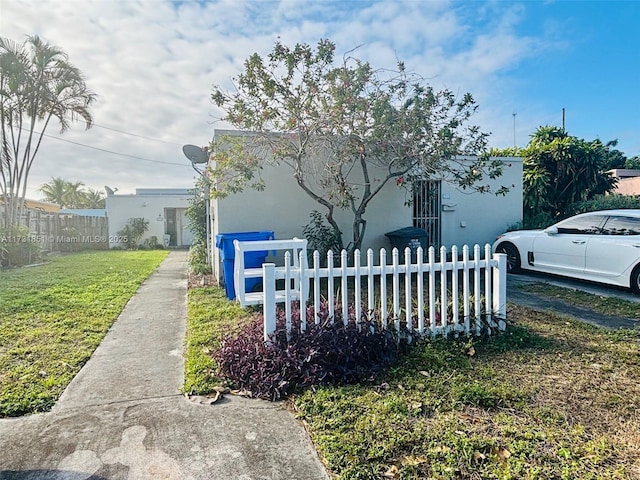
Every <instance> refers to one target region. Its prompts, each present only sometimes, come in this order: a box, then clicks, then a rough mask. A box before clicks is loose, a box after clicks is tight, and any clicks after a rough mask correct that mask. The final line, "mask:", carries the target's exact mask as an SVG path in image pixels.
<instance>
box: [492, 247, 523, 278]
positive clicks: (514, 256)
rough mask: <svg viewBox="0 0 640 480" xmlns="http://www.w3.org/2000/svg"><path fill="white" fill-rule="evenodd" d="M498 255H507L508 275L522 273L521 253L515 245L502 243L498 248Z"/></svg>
mask: <svg viewBox="0 0 640 480" xmlns="http://www.w3.org/2000/svg"><path fill="white" fill-rule="evenodd" d="M496 253H504V254H506V255H507V273H518V272H519V271H520V252H518V248H517V247H516V246H515V245H514V244H513V243H501V244H500V245H498V248H496Z"/></svg>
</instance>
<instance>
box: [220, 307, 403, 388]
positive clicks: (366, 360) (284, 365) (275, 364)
mask: <svg viewBox="0 0 640 480" xmlns="http://www.w3.org/2000/svg"><path fill="white" fill-rule="evenodd" d="M338 311H339V309H336V316H338V315H339V314H338V313H337V312H338ZM353 312H354V310H353V309H352V308H350V309H349V316H350V318H349V323H348V325H346V326H345V325H343V322H342V319H338V318H336V322H335V324H333V325H332V324H331V322H330V321H329V320H330V319H329V313H328V309H327V305H326V303H325V304H323V305H322V309H321V311H320V312H319V315H318V317H319V318H320V319H321V321H322V323H320V324H319V325H316V324H315V321H314V312H313V308H312V307H309V308H307V310H306V317H307V329H306V331H305V332H301V331H300V320H299V315H300V314H299V307H297V306H296V307H294V309H293V311H292V319H293V320H292V329H291V332H290V334H289V338H287V333H286V328H285V313H284V311H280V310H279V311H278V320H277V330H276V333H275V334H274V335H273V336H272V337H271V338H270V341H269V342H265V341H264V338H263V319H262V315H256V317H255V318H254V319H253V321H252V322H250V323H249V324H248V325H247V326H246V327H245V328H244V329H243V330H242V331H241V332H240V333H239V334H238V335H237V336H235V337H232V338H227V339H225V340H224V341H223V342H222V345H221V347H220V349H219V350H218V351H216V352H215V353H214V354H213V355H214V357H215V359H216V361H217V363H218V366H219V369H220V372H221V373H222V375H223V376H224V377H226V378H227V379H228V380H229V381H230V382H231V383H232V384H233V385H234V386H235V387H237V388H241V389H246V390H249V391H250V392H251V393H252V394H253V396H255V397H258V398H264V399H269V400H279V399H282V398H285V397H286V396H288V395H289V394H291V393H293V392H294V391H296V390H298V389H301V388H305V387H309V386H312V385H346V384H353V383H359V382H364V381H371V380H373V379H374V378H375V376H376V375H377V374H378V373H380V372H381V371H382V370H383V369H384V368H385V367H386V366H388V365H389V364H390V363H391V362H392V361H393V360H394V359H395V358H396V357H397V355H398V354H399V353H400V350H401V348H402V344H401V343H399V342H398V340H397V337H396V336H395V334H394V333H393V332H391V331H389V330H381V329H380V328H379V327H378V325H377V324H376V323H374V322H369V321H366V320H365V319H363V320H361V322H360V324H359V326H358V325H356V323H355V315H354V313H353ZM296 317H297V318H298V319H297V320H295V319H296Z"/></svg>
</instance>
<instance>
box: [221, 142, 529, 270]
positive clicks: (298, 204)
mask: <svg viewBox="0 0 640 480" xmlns="http://www.w3.org/2000/svg"><path fill="white" fill-rule="evenodd" d="M214 135H216V136H219V137H221V136H226V135H246V132H245V133H243V132H237V131H229V130H226V131H222V130H216V131H215V133H214ZM503 160H504V164H505V167H504V174H503V175H502V176H501V177H500V178H498V179H496V180H490V181H489V182H486V181H485V182H484V184H486V183H489V184H490V185H491V186H492V188H494V189H497V188H499V187H500V186H501V185H505V186H508V187H509V188H510V191H509V193H508V194H507V195H506V196H496V195H494V194H492V193H485V194H481V193H477V192H472V191H470V190H462V189H461V188H460V187H457V186H456V185H454V184H450V183H446V182H445V181H443V180H441V179H438V178H430V179H425V180H424V181H423V182H421V184H420V185H419V187H418V188H417V190H416V191H415V193H414V194H413V198H408V197H407V196H410V195H411V194H410V193H409V192H407V191H406V190H405V189H403V188H399V187H398V186H397V185H396V183H395V182H393V181H391V182H389V183H388V184H387V185H386V186H385V188H384V189H383V190H382V191H381V192H380V193H379V194H378V195H377V196H376V197H375V198H374V199H373V200H372V201H371V203H370V204H369V206H368V207H367V210H366V212H365V215H364V218H365V220H366V221H367V227H366V233H365V238H364V244H363V250H366V249H368V248H373V249H374V250H376V251H378V250H379V249H380V248H382V247H384V248H389V247H390V243H389V239H388V238H387V237H385V233H387V232H390V231H393V230H397V229H400V228H404V227H407V226H416V227H420V228H424V229H425V230H427V232H428V233H429V239H428V243H429V245H433V246H435V247H436V248H439V247H440V246H442V245H444V246H446V247H447V248H450V247H451V246H452V245H457V246H458V247H459V248H462V246H463V245H465V244H467V245H469V246H473V245H474V244H476V243H478V244H481V245H483V244H485V243H492V242H493V241H494V240H495V239H496V236H497V235H498V234H500V233H502V232H504V231H505V229H506V228H507V226H508V225H511V224H514V223H517V222H518V221H520V220H522V159H521V158H512V157H509V158H504V159H503ZM260 174H261V176H262V178H263V180H264V181H265V189H264V190H263V191H255V190H251V189H246V190H245V191H243V192H242V193H237V194H232V195H229V196H228V197H226V198H223V199H212V200H211V214H212V217H213V218H212V253H213V268H214V273H215V274H216V275H217V277H218V278H219V279H220V278H221V275H222V268H221V259H220V251H219V250H218V249H217V248H215V236H216V234H218V233H229V232H243V231H263V230H273V231H274V232H275V237H276V239H285V238H292V237H300V238H302V237H303V233H302V229H303V227H304V226H305V225H307V224H308V223H309V221H310V218H309V214H310V213H311V212H312V211H313V210H318V211H319V212H321V213H324V207H323V206H322V205H319V204H318V203H316V202H314V201H313V200H312V199H311V198H310V197H309V196H308V195H307V194H306V193H305V192H303V191H302V189H301V188H300V187H299V186H298V185H297V183H296V182H295V180H294V179H293V176H292V172H291V169H290V168H289V167H286V166H273V167H265V168H264V169H263V170H262V171H261V172H260ZM371 177H372V178H375V174H373V175H371ZM407 201H409V203H410V204H409V205H407V203H408V202H407ZM334 216H335V218H336V219H337V220H338V223H339V225H340V228H341V230H342V233H343V240H344V244H345V245H347V244H348V243H349V241H350V238H351V231H352V227H351V222H352V219H353V216H352V214H351V212H350V211H349V210H338V209H336V211H335V212H334Z"/></svg>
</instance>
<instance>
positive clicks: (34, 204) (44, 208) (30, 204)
mask: <svg viewBox="0 0 640 480" xmlns="http://www.w3.org/2000/svg"><path fill="white" fill-rule="evenodd" d="M3 204H4V200H3V198H2V196H0V207H1V206H2V205H3ZM24 206H25V210H27V211H29V210H31V211H34V212H46V213H56V212H59V211H60V205H56V204H55V203H48V202H42V201H39V200H29V199H28V198H25V199H24ZM0 212H2V214H4V209H3V208H0Z"/></svg>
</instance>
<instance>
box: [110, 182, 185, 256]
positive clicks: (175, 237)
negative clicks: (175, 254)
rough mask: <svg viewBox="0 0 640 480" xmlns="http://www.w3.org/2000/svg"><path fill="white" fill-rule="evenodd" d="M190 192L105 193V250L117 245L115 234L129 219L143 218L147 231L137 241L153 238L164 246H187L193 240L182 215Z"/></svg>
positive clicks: (157, 189) (139, 190)
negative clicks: (147, 223)
mask: <svg viewBox="0 0 640 480" xmlns="http://www.w3.org/2000/svg"><path fill="white" fill-rule="evenodd" d="M192 196H193V190H192V189H188V188H137V189H136V193H135V194H114V193H109V194H107V198H106V212H107V218H108V223H109V248H111V247H117V246H119V245H120V242H118V232H119V231H121V230H122V229H123V228H124V227H125V225H126V224H127V222H128V221H129V219H130V218H145V219H146V220H148V221H149V229H148V230H147V232H146V233H145V234H144V236H143V237H142V238H141V239H140V242H141V243H142V242H143V241H144V240H145V239H151V237H156V239H157V242H158V243H160V244H163V245H164V246H165V247H188V246H189V245H191V243H192V241H193V234H192V233H191V230H190V229H189V223H188V220H187V216H186V212H187V207H188V206H189V199H190V198H191V197H192Z"/></svg>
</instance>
